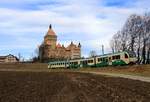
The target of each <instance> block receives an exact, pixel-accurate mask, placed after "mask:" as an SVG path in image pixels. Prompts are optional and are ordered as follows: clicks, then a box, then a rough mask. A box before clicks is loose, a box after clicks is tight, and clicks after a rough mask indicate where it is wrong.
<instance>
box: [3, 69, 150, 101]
mask: <svg viewBox="0 0 150 102" xmlns="http://www.w3.org/2000/svg"><path fill="white" fill-rule="evenodd" d="M149 100H150V83H146V82H141V81H135V80H130V79H123V78H112V77H106V76H100V75H92V74H84V73H77V72H76V73H75V72H11V71H10V72H7V71H1V72H0V102H149Z"/></svg>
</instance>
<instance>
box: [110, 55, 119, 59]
mask: <svg viewBox="0 0 150 102" xmlns="http://www.w3.org/2000/svg"><path fill="white" fill-rule="evenodd" d="M112 59H113V60H114V59H120V55H116V56H113V57H112Z"/></svg>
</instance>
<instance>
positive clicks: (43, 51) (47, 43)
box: [39, 25, 81, 62]
mask: <svg viewBox="0 0 150 102" xmlns="http://www.w3.org/2000/svg"><path fill="white" fill-rule="evenodd" d="M80 57H81V44H80V43H79V44H78V45H75V44H74V43H73V42H71V44H70V45H69V46H67V47H65V46H64V45H61V44H60V43H57V35H56V33H55V32H54V31H53V29H52V26H51V25H50V26H49V29H48V32H47V33H46V35H45V36H44V41H43V43H42V44H41V45H40V46H39V58H40V60H41V61H44V62H45V61H55V60H68V59H78V58H80Z"/></svg>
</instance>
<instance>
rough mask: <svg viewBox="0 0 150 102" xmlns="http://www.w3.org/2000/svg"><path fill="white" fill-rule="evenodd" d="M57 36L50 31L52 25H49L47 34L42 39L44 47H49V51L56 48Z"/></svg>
mask: <svg viewBox="0 0 150 102" xmlns="http://www.w3.org/2000/svg"><path fill="white" fill-rule="evenodd" d="M56 42H57V36H56V34H55V32H54V31H53V29H52V25H51V24H50V26H49V29H48V32H47V34H46V35H45V37H44V45H47V46H50V47H51V49H55V48H56Z"/></svg>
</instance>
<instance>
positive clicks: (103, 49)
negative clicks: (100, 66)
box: [102, 45, 104, 55]
mask: <svg viewBox="0 0 150 102" xmlns="http://www.w3.org/2000/svg"><path fill="white" fill-rule="evenodd" d="M102 55H104V45H102Z"/></svg>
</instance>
